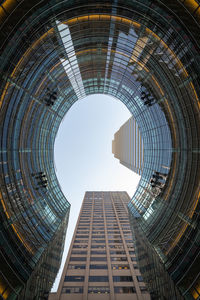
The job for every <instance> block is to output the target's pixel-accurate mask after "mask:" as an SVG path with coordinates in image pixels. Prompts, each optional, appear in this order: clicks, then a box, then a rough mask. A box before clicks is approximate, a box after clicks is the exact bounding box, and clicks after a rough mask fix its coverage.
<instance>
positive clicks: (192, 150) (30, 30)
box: [0, 0, 200, 299]
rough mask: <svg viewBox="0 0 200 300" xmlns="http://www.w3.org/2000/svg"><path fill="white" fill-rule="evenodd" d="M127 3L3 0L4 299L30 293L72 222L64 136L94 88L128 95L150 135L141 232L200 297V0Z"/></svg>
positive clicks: (134, 204) (136, 216)
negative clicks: (61, 159)
mask: <svg viewBox="0 0 200 300" xmlns="http://www.w3.org/2000/svg"><path fill="white" fill-rule="evenodd" d="M124 2H125V1H122V0H119V1H95V2H94V1H81V0H80V1H78V0H77V1H73V0H72V1H64V0H60V1H55V0H52V1H46V0H44V1H39V0H32V1H28V0H25V1H22V0H18V1H16V0H5V1H1V4H0V26H1V30H0V41H1V43H0V55H1V57H0V59H1V60H0V75H1V78H0V109H1V110H0V115H1V127H0V130H1V152H0V154H1V160H0V167H1V177H0V180H1V194H0V200H1V206H0V217H1V222H0V224H1V225H0V226H1V231H0V243H1V247H0V251H1V252H0V253H1V256H0V259H1V261H0V262H1V273H0V293H1V294H2V297H3V298H4V299H11V297H13V298H12V299H16V297H17V295H18V294H20V293H21V291H22V289H23V287H24V286H25V284H26V282H27V280H28V279H30V278H31V274H33V271H34V270H35V269H36V268H37V267H38V266H39V261H40V260H41V259H42V255H43V254H44V253H45V249H48V247H49V245H50V244H51V242H52V241H53V238H56V233H57V232H58V230H59V228H61V227H60V226H62V224H63V222H65V221H66V219H67V215H68V211H69V203H68V202H67V200H66V199H65V198H64V196H63V194H62V192H61V190H60V187H59V184H58V181H57V178H56V175H55V170H54V163H53V146H54V141H55V136H56V133H57V130H58V127H59V124H60V122H61V120H62V118H63V116H64V115H65V114H66V112H67V111H68V109H70V107H71V106H72V104H73V103H74V102H75V101H77V100H78V99H81V98H83V97H85V96H87V95H90V94H94V93H104V94H108V95H111V96H113V97H115V98H118V99H120V100H121V101H122V102H123V103H124V104H125V105H126V106H127V108H128V109H129V110H130V112H131V113H132V114H133V117H134V118H135V120H136V122H137V124H138V126H139V128H140V132H141V135H142V138H143V143H144V166H143V172H142V177H141V181H140V183H139V185H138V189H137V191H136V194H135V195H134V197H133V198H132V201H131V202H130V203H129V211H130V218H131V223H134V222H135V221H136V222H137V224H138V226H139V227H138V228H139V229H138V232H136V236H138V234H142V235H143V237H144V241H147V242H148V243H149V244H148V245H149V251H150V252H151V251H153V253H154V252H155V253H156V257H157V258H158V259H159V260H161V261H162V264H164V268H165V270H166V272H168V274H169V275H170V277H171V278H172V279H173V281H174V282H175V284H176V285H177V286H178V287H179V289H180V291H181V293H182V294H183V296H184V297H185V298H186V299H193V298H194V299H197V298H198V296H199V294H200V283H199V277H198V276H199V275H198V274H199V268H198V267H197V266H199V265H200V262H199V260H200V259H199V240H200V236H199V229H198V228H199V196H200V191H199V172H200V171H199V170H200V168H199V154H200V153H199V130H200V126H199V110H200V101H199V96H200V89H199V69H200V59H199V58H200V56H199V53H200V48H199V45H200V40H199V39H200V34H199V20H200V8H199V1H195V0H187V1H178V0H173V1H171V0H170V1H167V2H166V1H164V0H155V1H150V0H140V1H134V0H133V1H126V2H125V3H124ZM102 122H103V120H102ZM133 230H134V228H133ZM145 243H146V242H145ZM143 266H144V264H143ZM144 269H145V268H144ZM144 277H145V276H144ZM149 286H150V287H151V284H149ZM158 286H159V282H158ZM150 292H152V295H154V297H157V298H155V299H160V298H159V297H161V296H165V295H164V294H163V293H164V292H163V291H162V289H159V287H156V288H154V290H153V291H150ZM191 297H192V298H191ZM27 299H28V298H27Z"/></svg>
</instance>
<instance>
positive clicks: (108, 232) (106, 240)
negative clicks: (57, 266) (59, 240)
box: [49, 192, 150, 300]
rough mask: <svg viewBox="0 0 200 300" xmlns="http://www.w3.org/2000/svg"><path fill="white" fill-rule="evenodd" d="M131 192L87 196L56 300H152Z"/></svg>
mask: <svg viewBox="0 0 200 300" xmlns="http://www.w3.org/2000/svg"><path fill="white" fill-rule="evenodd" d="M129 201H130V197H129V196H128V194H127V193H126V192H86V194H85V197H84V200H83V204H82V208H81V211H80V215H79V218H78V222H77V225H76V229H75V232H74V236H73V239H72V243H71V246H70V250H69V253H68V257H67V260H66V263H65V267H64V270H63V274H62V277H61V281H60V285H59V288H58V291H57V293H53V294H51V295H50V296H49V299H50V300H56V299H62V300H64V299H70V300H72V299H73V300H82V299H85V300H86V299H88V300H89V299H93V300H94V299H95V300H96V299H104V300H106V299H107V300H108V299H109V300H110V299H112V300H123V299H126V300H128V299H142V300H147V299H150V296H149V294H148V292H147V289H146V287H145V284H144V282H143V278H142V276H141V274H140V271H139V269H138V266H137V262H136V256H135V249H134V246H133V240H132V234H131V230H130V225H129V219H128V210H127V204H128V203H129Z"/></svg>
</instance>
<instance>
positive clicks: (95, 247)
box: [91, 245, 106, 249]
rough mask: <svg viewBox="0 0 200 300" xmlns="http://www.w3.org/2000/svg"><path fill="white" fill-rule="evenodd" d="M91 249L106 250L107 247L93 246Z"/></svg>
mask: <svg viewBox="0 0 200 300" xmlns="http://www.w3.org/2000/svg"><path fill="white" fill-rule="evenodd" d="M91 248H92V249H105V248H106V246H105V245H92V246H91Z"/></svg>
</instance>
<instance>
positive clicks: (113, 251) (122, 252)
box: [110, 250, 126, 255]
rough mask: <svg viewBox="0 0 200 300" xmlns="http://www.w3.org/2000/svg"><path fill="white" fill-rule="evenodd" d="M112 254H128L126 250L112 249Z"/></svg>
mask: <svg viewBox="0 0 200 300" xmlns="http://www.w3.org/2000/svg"><path fill="white" fill-rule="evenodd" d="M110 254H122V255H123V254H126V252H125V251H119V250H110Z"/></svg>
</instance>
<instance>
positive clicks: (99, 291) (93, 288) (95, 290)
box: [88, 286, 110, 294]
mask: <svg viewBox="0 0 200 300" xmlns="http://www.w3.org/2000/svg"><path fill="white" fill-rule="evenodd" d="M109 293H110V289H109V288H108V287H104V286H97V287H96V286H91V287H90V286H89V287H88V294H109Z"/></svg>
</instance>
